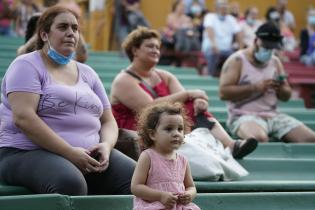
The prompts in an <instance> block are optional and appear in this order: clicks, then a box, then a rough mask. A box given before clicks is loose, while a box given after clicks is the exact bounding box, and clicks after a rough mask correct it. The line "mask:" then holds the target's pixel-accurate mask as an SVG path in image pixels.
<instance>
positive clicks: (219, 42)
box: [202, 13, 241, 52]
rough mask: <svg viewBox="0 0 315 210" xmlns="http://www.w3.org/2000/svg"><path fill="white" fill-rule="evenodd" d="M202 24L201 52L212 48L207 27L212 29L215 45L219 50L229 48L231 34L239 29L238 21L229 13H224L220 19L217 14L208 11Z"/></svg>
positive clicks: (230, 47)
mask: <svg viewBox="0 0 315 210" xmlns="http://www.w3.org/2000/svg"><path fill="white" fill-rule="evenodd" d="M203 25H204V28H205V30H204V33H203V41H202V51H203V52H206V51H208V50H209V49H211V48H212V43H211V41H210V39H209V36H208V32H207V28H212V29H213V31H214V39H215V42H216V46H217V47H218V49H219V50H220V51H223V50H231V49H232V42H233V35H234V34H236V33H238V32H240V31H241V29H240V26H239V23H238V22H237V21H236V19H235V18H234V17H233V16H231V15H226V16H225V19H224V20H220V19H219V16H218V14H216V13H208V14H207V15H206V16H205V18H204V23H203Z"/></svg>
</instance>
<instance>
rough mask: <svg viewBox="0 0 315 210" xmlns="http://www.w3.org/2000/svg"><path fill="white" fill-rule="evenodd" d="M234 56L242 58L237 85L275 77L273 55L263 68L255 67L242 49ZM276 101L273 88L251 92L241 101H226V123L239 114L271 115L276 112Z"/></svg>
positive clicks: (276, 72)
mask: <svg viewBox="0 0 315 210" xmlns="http://www.w3.org/2000/svg"><path fill="white" fill-rule="evenodd" d="M234 56H239V57H240V58H241V60H242V67H241V75H240V79H239V81H238V85H248V84H255V83H259V82H261V81H262V80H267V79H275V78H276V76H277V75H278V71H277V61H276V57H275V56H273V57H272V58H271V60H270V61H269V63H268V65H267V66H266V67H264V68H257V67H255V66H254V65H253V64H251V63H250V62H249V61H248V59H247V57H246V55H245V53H244V51H243V50H241V51H239V52H237V53H236V54H235V55H234ZM277 102H278V99H277V95H276V92H275V91H274V90H273V89H269V90H267V91H266V92H265V93H253V94H252V95H251V96H250V97H248V98H247V99H244V100H241V101H237V102H232V101H228V102H227V106H228V112H229V117H228V124H230V123H231V122H232V121H233V120H234V119H235V118H237V117H239V116H241V115H248V114H249V115H257V116H260V117H264V118H268V117H272V116H274V115H276V114H277Z"/></svg>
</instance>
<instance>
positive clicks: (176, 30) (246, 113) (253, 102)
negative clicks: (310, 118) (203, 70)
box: [0, 0, 315, 210]
mask: <svg viewBox="0 0 315 210" xmlns="http://www.w3.org/2000/svg"><path fill="white" fill-rule="evenodd" d="M115 2H116V1H115ZM50 3H52V2H50ZM63 3H64V2H63ZM21 4H22V5H21V7H18V8H19V9H18V10H16V11H13V9H12V1H10V0H3V1H0V11H1V15H0V18H1V19H0V33H1V35H7V36H15V35H17V36H25V37H26V43H25V45H23V46H22V47H21V48H19V50H18V56H17V58H16V59H15V60H14V61H12V63H11V65H10V66H9V67H8V69H7V71H6V74H5V76H4V77H3V79H2V85H1V104H0V116H1V117H0V124H1V126H0V180H1V181H4V182H5V183H8V184H11V185H22V186H25V187H27V188H29V189H31V190H32V191H33V192H34V193H60V194H67V195H88V194H131V193H132V194H134V195H135V199H134V209H139V210H140V209H157V208H161V209H163V208H168V209H199V207H198V206H197V205H195V204H194V203H193V202H192V201H193V199H194V198H195V197H196V193H197V192H196V187H195V185H194V182H193V178H192V175H191V171H190V166H189V164H188V160H187V158H186V157H184V156H182V155H180V154H178V153H177V152H176V150H177V149H178V148H179V147H180V146H181V145H182V144H183V143H184V139H185V134H187V133H189V132H191V131H192V130H193V129H195V128H199V127H203V128H207V129H209V130H210V133H211V134H212V135H213V136H214V137H215V138H216V139H217V140H218V141H220V142H221V143H222V144H223V146H224V147H225V148H229V150H230V151H231V155H232V156H233V157H234V158H235V159H241V158H243V157H245V156H246V155H248V154H250V153H251V152H253V151H254V150H255V149H256V147H257V145H258V142H267V141H269V139H270V137H275V138H277V139H280V140H282V141H285V142H315V132H314V131H313V130H311V129H310V128H308V127H307V126H306V125H304V124H303V123H302V122H301V121H299V120H297V119H295V118H293V117H291V116H289V115H287V114H284V113H280V112H278V111H277V102H278V101H279V100H281V101H287V100H289V98H290V96H291V93H292V90H291V88H290V85H289V83H288V81H287V79H286V73H285V71H284V68H283V65H282V62H281V51H282V49H285V50H289V51H290V50H294V49H295V48H296V43H295V39H294V37H293V30H294V29H295V20H294V16H293V14H292V13H291V12H290V11H288V10H287V8H286V4H287V1H285V0H279V1H278V3H277V5H276V6H275V7H270V8H269V9H268V11H267V12H266V22H263V21H262V20H259V19H258V16H259V15H258V12H259V11H258V8H257V7H249V8H248V9H247V10H246V11H245V13H244V15H242V14H241V13H240V10H239V5H238V4H237V3H234V4H232V5H233V7H231V8H230V7H229V4H228V1H227V0H216V1H215V11H214V12H209V11H207V9H206V6H205V2H204V1H202V0H200V1H198V0H191V1H188V0H187V1H184V0H176V1H174V4H173V7H172V12H171V13H170V14H169V15H168V17H167V26H166V27H165V28H164V29H163V31H161V32H159V31H157V30H155V29H150V28H149V26H150V24H149V22H148V21H147V20H146V19H145V17H144V15H143V13H142V12H141V10H140V9H139V0H134V1H132V0H121V1H117V2H116V4H115V8H116V11H115V15H116V16H119V18H118V19H116V20H115V27H114V28H115V32H116V35H117V37H118V40H119V42H121V44H122V50H123V51H124V53H125V55H126V56H127V57H128V59H129V61H130V65H128V66H126V67H125V68H124V69H122V70H121V71H120V72H119V73H118V74H117V75H116V77H115V79H114V80H113V82H112V84H111V92H110V95H107V93H106V91H105V89H104V87H103V84H102V81H101V80H100V78H99V76H98V75H97V72H96V71H94V70H93V69H92V68H91V67H90V66H88V65H86V64H84V62H85V61H86V60H87V50H86V48H85V41H84V38H83V36H82V34H81V33H80V11H79V10H75V9H74V8H76V7H72V6H73V5H72V6H69V4H62V3H60V2H58V1H56V2H54V3H52V5H54V6H52V5H49V6H47V8H45V9H42V8H39V7H37V6H36V5H35V4H34V3H33V1H31V0H23V1H21ZM39 11H40V12H41V13H40V14H38V12H39ZM34 14H35V16H34ZM307 18H308V25H307V28H306V29H304V30H303V31H302V33H301V37H303V40H302V38H301V49H302V50H301V55H302V57H301V60H302V61H303V62H304V63H305V64H307V65H314V64H315V19H314V18H315V10H314V9H310V10H309V11H308V16H307ZM10 20H14V21H16V24H15V26H16V28H15V29H14V30H11V27H10V26H11V23H10ZM8 21H9V23H10V24H9V25H8ZM195 35H197V36H196V39H194V41H196V40H197V41H198V42H199V45H188V44H187V41H189V40H192V37H194V36H195ZM181 36H188V37H189V38H190V39H182V37H181ZM292 38H293V39H292ZM178 41H181V43H176V42H178ZM166 42H168V43H166ZM165 44H170V45H171V46H173V47H174V49H175V50H179V51H188V52H190V51H194V50H201V51H202V52H203V53H204V56H205V58H206V60H207V65H208V67H207V71H208V74H209V75H213V76H220V78H219V80H220V85H219V95H220V97H221V99H222V100H226V101H227V105H228V112H229V117H228V121H227V126H228V128H229V130H230V132H231V133H232V134H233V136H234V137H237V138H239V139H233V138H232V137H231V136H230V135H229V133H228V132H227V131H226V130H225V129H224V127H223V126H222V125H221V124H220V122H219V121H218V120H217V119H216V118H215V116H213V114H212V113H211V112H210V111H209V110H208V107H209V104H208V96H207V94H206V92H205V91H203V90H200V89H185V88H184V87H183V85H182V84H181V83H180V81H179V80H178V79H177V78H176V76H175V75H174V74H172V73H170V72H168V71H166V70H163V69H160V68H158V67H157V65H158V64H159V61H160V57H161V49H162V47H163V45H165ZM190 47H192V48H190ZM21 69H23V71H21ZM221 69H222V71H221ZM119 129H126V130H130V131H136V132H137V134H138V137H137V138H138V140H139V144H140V148H141V150H142V152H141V154H140V156H139V159H138V161H137V162H136V161H134V160H132V159H131V158H130V157H128V156H127V155H126V154H123V153H122V152H120V151H118V150H117V149H115V148H114V147H115V144H116V143H117V139H119ZM34 162H36V163H38V164H34ZM12 166H18V167H12ZM162 169H163V170H162ZM161 171H163V173H161ZM39 172H40V173H39Z"/></svg>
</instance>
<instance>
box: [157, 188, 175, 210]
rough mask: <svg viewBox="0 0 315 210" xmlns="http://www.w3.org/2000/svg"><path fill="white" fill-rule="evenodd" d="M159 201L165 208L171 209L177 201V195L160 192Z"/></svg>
mask: <svg viewBox="0 0 315 210" xmlns="http://www.w3.org/2000/svg"><path fill="white" fill-rule="evenodd" d="M160 202H161V203H162V204H163V205H164V206H165V207H166V209H172V208H173V207H174V205H175V204H176V202H177V195H175V194H174V193H170V192H162V194H161V200H160Z"/></svg>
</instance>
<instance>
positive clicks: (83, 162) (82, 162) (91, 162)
mask: <svg viewBox="0 0 315 210" xmlns="http://www.w3.org/2000/svg"><path fill="white" fill-rule="evenodd" d="M66 158H67V159H68V160H70V161H71V162H72V163H73V164H74V165H75V166H77V167H78V168H79V169H80V170H81V171H82V173H83V174H86V173H89V172H97V171H98V168H99V167H100V166H101V164H100V163H99V162H98V161H97V160H95V159H94V158H92V157H91V156H90V151H88V150H86V149H84V148H81V147H73V148H72V150H71V151H70V152H69V153H68V154H67V157H66Z"/></svg>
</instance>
